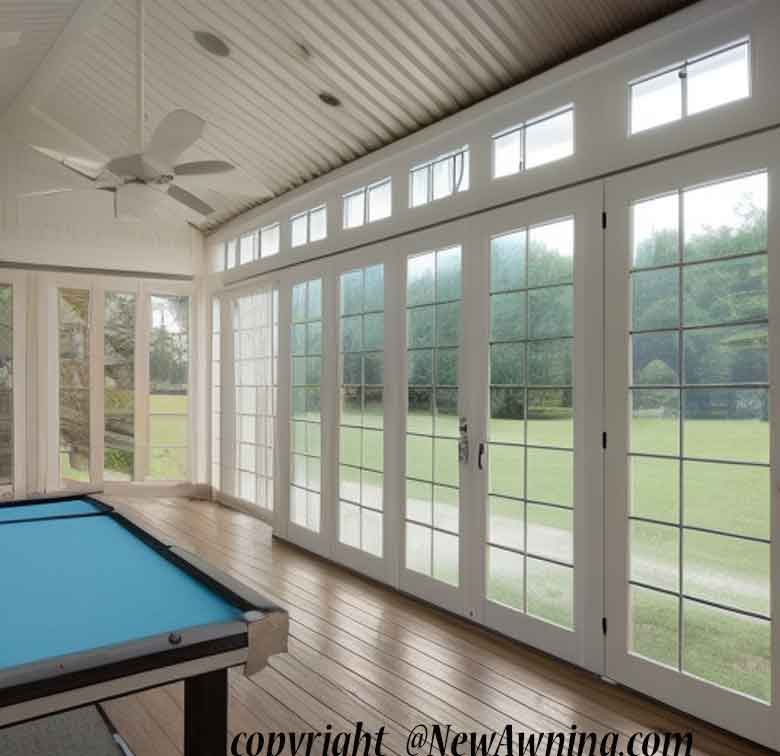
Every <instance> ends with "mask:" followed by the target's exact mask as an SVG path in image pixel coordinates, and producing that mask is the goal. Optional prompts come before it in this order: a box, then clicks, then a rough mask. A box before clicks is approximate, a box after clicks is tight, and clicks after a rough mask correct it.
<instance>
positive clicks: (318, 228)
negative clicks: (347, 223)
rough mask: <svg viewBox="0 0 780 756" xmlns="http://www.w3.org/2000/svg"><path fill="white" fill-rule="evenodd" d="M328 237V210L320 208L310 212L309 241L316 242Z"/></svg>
mask: <svg viewBox="0 0 780 756" xmlns="http://www.w3.org/2000/svg"><path fill="white" fill-rule="evenodd" d="M327 235H328V214H327V208H325V207H319V208H317V209H316V210H311V211H310V212H309V241H312V242H315V241H319V240H320V239H324V238H325V237H326V236H327Z"/></svg>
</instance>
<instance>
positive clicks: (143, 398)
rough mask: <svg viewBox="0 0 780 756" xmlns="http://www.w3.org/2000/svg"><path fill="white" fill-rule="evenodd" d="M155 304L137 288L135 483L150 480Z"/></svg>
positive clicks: (144, 290) (141, 289) (141, 288)
mask: <svg viewBox="0 0 780 756" xmlns="http://www.w3.org/2000/svg"><path fill="white" fill-rule="evenodd" d="M150 307H151V300H150V295H149V292H148V291H147V289H146V287H145V286H144V285H143V284H140V285H139V286H138V288H137V293H136V301H135V354H134V363H133V375H134V382H135V390H134V401H133V416H134V426H135V438H134V441H133V449H134V452H133V481H136V482H142V481H144V480H145V479H146V474H147V470H148V465H149V343H150V328H149V326H150V323H151V319H150V317H149V309H150Z"/></svg>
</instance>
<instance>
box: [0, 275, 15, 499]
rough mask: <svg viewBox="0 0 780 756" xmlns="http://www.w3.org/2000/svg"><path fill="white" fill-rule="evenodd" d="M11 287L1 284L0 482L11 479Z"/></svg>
mask: <svg viewBox="0 0 780 756" xmlns="http://www.w3.org/2000/svg"><path fill="white" fill-rule="evenodd" d="M13 348H14V339H13V287H12V286H9V285H7V284H3V285H0V486H7V485H11V484H12V483H13V464H14V433H13V429H14V425H13V406H14V402H13V373H14V351H13Z"/></svg>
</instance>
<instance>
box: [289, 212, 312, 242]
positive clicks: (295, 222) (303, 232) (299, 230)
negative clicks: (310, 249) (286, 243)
mask: <svg viewBox="0 0 780 756" xmlns="http://www.w3.org/2000/svg"><path fill="white" fill-rule="evenodd" d="M307 241H308V219H307V216H306V214H305V213H304V214H303V215H299V216H298V217H297V218H293V219H292V220H291V221H290V245H291V246H293V247H299V246H300V245H301V244H306V242H307Z"/></svg>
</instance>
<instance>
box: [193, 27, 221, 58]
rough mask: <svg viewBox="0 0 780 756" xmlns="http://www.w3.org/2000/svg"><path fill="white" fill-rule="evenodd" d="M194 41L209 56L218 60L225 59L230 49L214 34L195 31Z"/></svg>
mask: <svg viewBox="0 0 780 756" xmlns="http://www.w3.org/2000/svg"><path fill="white" fill-rule="evenodd" d="M193 36H194V37H195V41H196V42H197V43H198V44H199V45H200V46H201V47H202V48H203V49H204V50H205V51H206V52H207V53H211V55H216V56H217V57H218V58H227V57H228V55H230V48H229V47H228V45H227V42H225V40H224V39H222V38H221V37H218V36H217V35H216V34H214V33H212V32H209V31H196V32H193Z"/></svg>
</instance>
